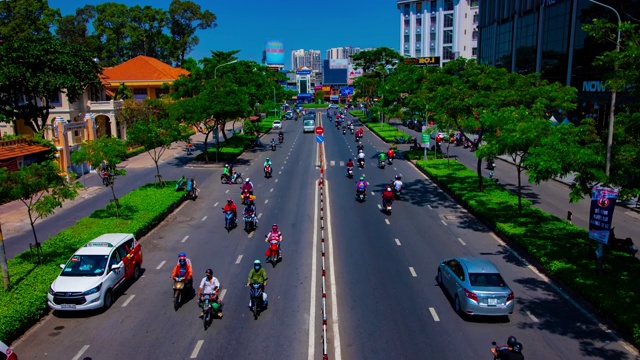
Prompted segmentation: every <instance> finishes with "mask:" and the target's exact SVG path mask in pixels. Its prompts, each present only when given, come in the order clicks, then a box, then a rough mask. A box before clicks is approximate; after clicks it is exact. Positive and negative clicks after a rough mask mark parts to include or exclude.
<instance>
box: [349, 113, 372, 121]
mask: <svg viewBox="0 0 640 360" xmlns="http://www.w3.org/2000/svg"><path fill="white" fill-rule="evenodd" d="M349 114H351V116H354V117H356V118H358V120H359V121H360V122H361V123H363V124H364V123H366V122H367V121H368V119H367V115H366V114H365V113H364V111H363V110H351V111H349Z"/></svg>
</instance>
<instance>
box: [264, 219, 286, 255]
mask: <svg viewBox="0 0 640 360" xmlns="http://www.w3.org/2000/svg"><path fill="white" fill-rule="evenodd" d="M271 241H277V242H278V258H280V259H282V246H281V245H280V244H281V243H282V233H281V232H280V230H278V225H277V224H273V226H271V231H270V232H269V233H268V234H267V236H266V237H265V239H264V242H267V243H268V242H271Z"/></svg>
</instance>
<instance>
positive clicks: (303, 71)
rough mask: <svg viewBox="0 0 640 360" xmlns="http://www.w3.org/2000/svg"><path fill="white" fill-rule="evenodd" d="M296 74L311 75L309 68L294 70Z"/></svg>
mask: <svg viewBox="0 0 640 360" xmlns="http://www.w3.org/2000/svg"><path fill="white" fill-rule="evenodd" d="M296 75H311V70H309V69H300V70H296Z"/></svg>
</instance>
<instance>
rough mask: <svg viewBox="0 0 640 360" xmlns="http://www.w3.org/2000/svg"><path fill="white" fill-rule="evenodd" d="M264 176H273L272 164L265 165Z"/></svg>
mask: <svg viewBox="0 0 640 360" xmlns="http://www.w3.org/2000/svg"><path fill="white" fill-rule="evenodd" d="M264 177H266V178H267V179H268V178H270V177H271V165H267V166H265V167H264Z"/></svg>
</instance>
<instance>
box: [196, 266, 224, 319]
mask: <svg viewBox="0 0 640 360" xmlns="http://www.w3.org/2000/svg"><path fill="white" fill-rule="evenodd" d="M205 275H206V276H205V277H204V278H202V281H200V287H198V293H197V295H196V296H197V297H198V299H199V302H198V306H200V307H202V306H203V305H204V295H209V296H210V297H211V302H216V303H218V304H219V305H220V308H219V312H218V317H220V318H221V317H222V306H223V304H222V300H220V298H219V297H218V296H219V295H220V287H221V286H220V281H218V279H217V278H215V277H213V270H211V269H207V271H205ZM203 315H204V313H203V312H200V317H202V316H203Z"/></svg>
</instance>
